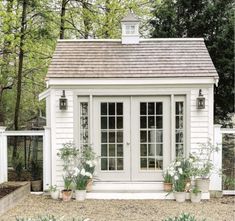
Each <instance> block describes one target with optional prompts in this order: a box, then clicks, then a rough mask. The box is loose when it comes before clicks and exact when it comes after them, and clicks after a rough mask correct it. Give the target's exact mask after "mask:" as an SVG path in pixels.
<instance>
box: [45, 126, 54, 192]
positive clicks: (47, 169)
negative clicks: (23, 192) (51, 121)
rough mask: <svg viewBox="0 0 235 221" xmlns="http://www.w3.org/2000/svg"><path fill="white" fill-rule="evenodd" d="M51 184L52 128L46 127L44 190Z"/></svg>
mask: <svg viewBox="0 0 235 221" xmlns="http://www.w3.org/2000/svg"><path fill="white" fill-rule="evenodd" d="M47 184H48V185H51V184H52V183H51V128H50V127H44V136H43V190H46V189H47Z"/></svg>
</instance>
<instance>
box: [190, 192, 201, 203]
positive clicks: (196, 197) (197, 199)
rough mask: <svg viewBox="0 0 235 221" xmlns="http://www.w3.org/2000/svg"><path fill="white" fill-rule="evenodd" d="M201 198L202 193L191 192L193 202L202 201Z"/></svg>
mask: <svg viewBox="0 0 235 221" xmlns="http://www.w3.org/2000/svg"><path fill="white" fill-rule="evenodd" d="M201 198H202V193H198V194H195V193H192V192H191V193H190V199H191V202H192V203H200V202H201Z"/></svg>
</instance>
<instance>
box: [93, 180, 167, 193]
mask: <svg viewBox="0 0 235 221" xmlns="http://www.w3.org/2000/svg"><path fill="white" fill-rule="evenodd" d="M93 190H94V191H102V190H104V191H110V190H111V191H119V190H121V191H142V190H147V191H162V190H163V182H103V181H96V182H94V183H93Z"/></svg>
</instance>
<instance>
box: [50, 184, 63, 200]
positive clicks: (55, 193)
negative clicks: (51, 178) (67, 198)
mask: <svg viewBox="0 0 235 221" xmlns="http://www.w3.org/2000/svg"><path fill="white" fill-rule="evenodd" d="M48 191H49V192H50V194H51V198H52V199H54V200H58V199H59V197H60V191H59V190H58V189H57V186H56V185H50V186H49V187H48Z"/></svg>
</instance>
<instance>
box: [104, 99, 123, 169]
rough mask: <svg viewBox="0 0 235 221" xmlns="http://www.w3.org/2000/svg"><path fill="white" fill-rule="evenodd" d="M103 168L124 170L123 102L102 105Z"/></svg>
mask: <svg viewBox="0 0 235 221" xmlns="http://www.w3.org/2000/svg"><path fill="white" fill-rule="evenodd" d="M100 112H101V116H100V122H101V124H100V127H101V170H102V171H110V170H112V171H113V170H123V167H124V166H123V164H124V163H123V157H124V154H123V103H121V102H102V103H101V105H100Z"/></svg>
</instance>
